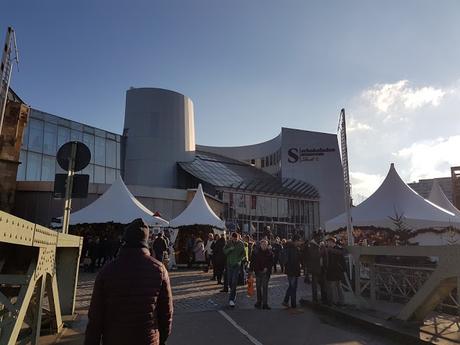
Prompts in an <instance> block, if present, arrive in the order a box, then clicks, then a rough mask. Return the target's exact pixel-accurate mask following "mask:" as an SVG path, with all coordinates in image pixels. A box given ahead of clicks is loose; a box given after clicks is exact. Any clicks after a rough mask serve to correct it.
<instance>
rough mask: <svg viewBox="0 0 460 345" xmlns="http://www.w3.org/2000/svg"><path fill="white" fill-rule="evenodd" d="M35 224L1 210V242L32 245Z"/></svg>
mask: <svg viewBox="0 0 460 345" xmlns="http://www.w3.org/2000/svg"><path fill="white" fill-rule="evenodd" d="M34 230H35V224H34V223H31V222H28V221H26V220H23V219H21V218H18V217H15V216H12V215H11V214H8V213H6V212H2V211H0V242H6V243H11V244H19V245H25V246H31V245H32V243H33V239H34Z"/></svg>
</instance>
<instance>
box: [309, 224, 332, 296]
mask: <svg viewBox="0 0 460 345" xmlns="http://www.w3.org/2000/svg"><path fill="white" fill-rule="evenodd" d="M305 254H306V258H305V261H306V263H305V266H306V267H307V269H308V272H310V273H311V292H312V298H313V302H318V285H319V288H320V291H321V302H322V303H327V289H326V281H325V276H324V274H325V271H326V267H325V264H326V261H327V258H326V248H325V246H324V244H321V234H320V232H315V233H314V234H313V238H312V240H311V241H310V243H309V245H308V249H307V250H306V253H305Z"/></svg>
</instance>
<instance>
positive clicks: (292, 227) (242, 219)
mask: <svg viewBox="0 0 460 345" xmlns="http://www.w3.org/2000/svg"><path fill="white" fill-rule="evenodd" d="M219 194H220V193H219ZM221 195H222V201H223V202H224V205H225V209H224V215H223V216H224V219H226V221H227V222H229V223H231V224H233V225H234V226H236V227H237V228H239V229H242V230H243V231H244V232H249V231H251V232H263V230H264V228H265V227H267V226H269V227H270V229H271V232H272V233H273V234H274V235H278V236H282V237H288V236H289V235H291V234H293V233H295V232H296V233H304V234H305V235H306V236H309V235H311V234H312V232H313V231H314V230H316V229H317V228H318V227H319V202H318V201H317V200H305V199H304V200H302V199H298V198H289V197H287V196H286V197H284V196H270V195H255V194H243V193H241V192H239V191H238V190H235V191H232V192H231V191H222V193H221ZM249 229H251V230H249Z"/></svg>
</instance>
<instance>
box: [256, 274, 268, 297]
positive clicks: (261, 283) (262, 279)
mask: <svg viewBox="0 0 460 345" xmlns="http://www.w3.org/2000/svg"><path fill="white" fill-rule="evenodd" d="M269 280H270V272H265V273H263V272H259V273H257V274H256V286H257V304H261V303H262V305H267V304H268V281H269Z"/></svg>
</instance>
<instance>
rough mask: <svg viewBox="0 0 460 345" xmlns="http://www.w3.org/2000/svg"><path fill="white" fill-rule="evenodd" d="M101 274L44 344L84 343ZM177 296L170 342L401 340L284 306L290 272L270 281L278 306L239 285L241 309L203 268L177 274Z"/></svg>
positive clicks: (84, 282) (82, 289) (286, 344)
mask: <svg viewBox="0 0 460 345" xmlns="http://www.w3.org/2000/svg"><path fill="white" fill-rule="evenodd" d="M95 276H96V275H95V274H88V273H82V274H81V276H80V281H79V285H78V291H77V305H76V311H77V313H78V317H77V319H76V320H72V321H68V322H67V326H68V327H67V328H65V330H64V332H63V333H62V334H61V335H60V336H59V338H58V339H57V340H55V339H53V338H51V337H50V338H46V337H44V338H43V340H42V342H41V344H42V345H44V344H66V345H77V344H82V343H83V332H84V330H85V327H86V321H87V317H86V315H87V310H88V307H89V303H90V300H91V293H92V287H93V283H94V278H95ZM170 276H171V283H172V286H173V295H174V308H175V309H174V324H173V334H172V336H171V337H170V339H169V340H168V344H169V345H181V344H197V345H198V344H200V345H201V344H223V345H230V344H242V345H246V344H248V345H251V344H253V345H254V344H255V345H260V344H264V345H266V344H267V345H275V344H283V345H297V344H298V345H307V344H312V345H314V344H372V345H380V344H396V343H395V342H392V341H390V340H388V339H384V338H382V337H379V336H377V335H374V334H371V333H369V332H367V331H365V330H364V329H361V328H358V327H356V326H352V325H350V324H348V323H347V322H346V320H342V321H340V320H336V319H333V318H330V317H328V316H326V315H322V314H316V313H315V312H313V311H312V310H310V309H308V308H302V307H300V308H298V309H296V310H293V309H286V308H284V307H283V306H282V305H281V302H282V300H283V297H284V292H285V289H286V286H287V282H286V276H285V275H284V274H275V275H273V276H272V279H271V281H270V297H269V304H270V306H271V307H272V310H269V311H268V310H257V309H255V308H254V303H255V296H254V297H248V296H247V294H246V287H243V286H241V287H239V288H238V294H237V307H236V308H234V309H230V308H229V307H228V306H227V302H228V301H227V299H228V295H227V294H226V293H222V292H220V289H221V286H218V285H217V284H216V282H215V281H211V280H210V278H211V274H209V273H203V272H201V271H198V270H181V271H175V272H171V274H170ZM308 294H309V292H308V286H307V285H306V284H304V283H303V280H302V278H300V280H299V290H298V296H299V298H300V297H302V296H305V295H308Z"/></svg>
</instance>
